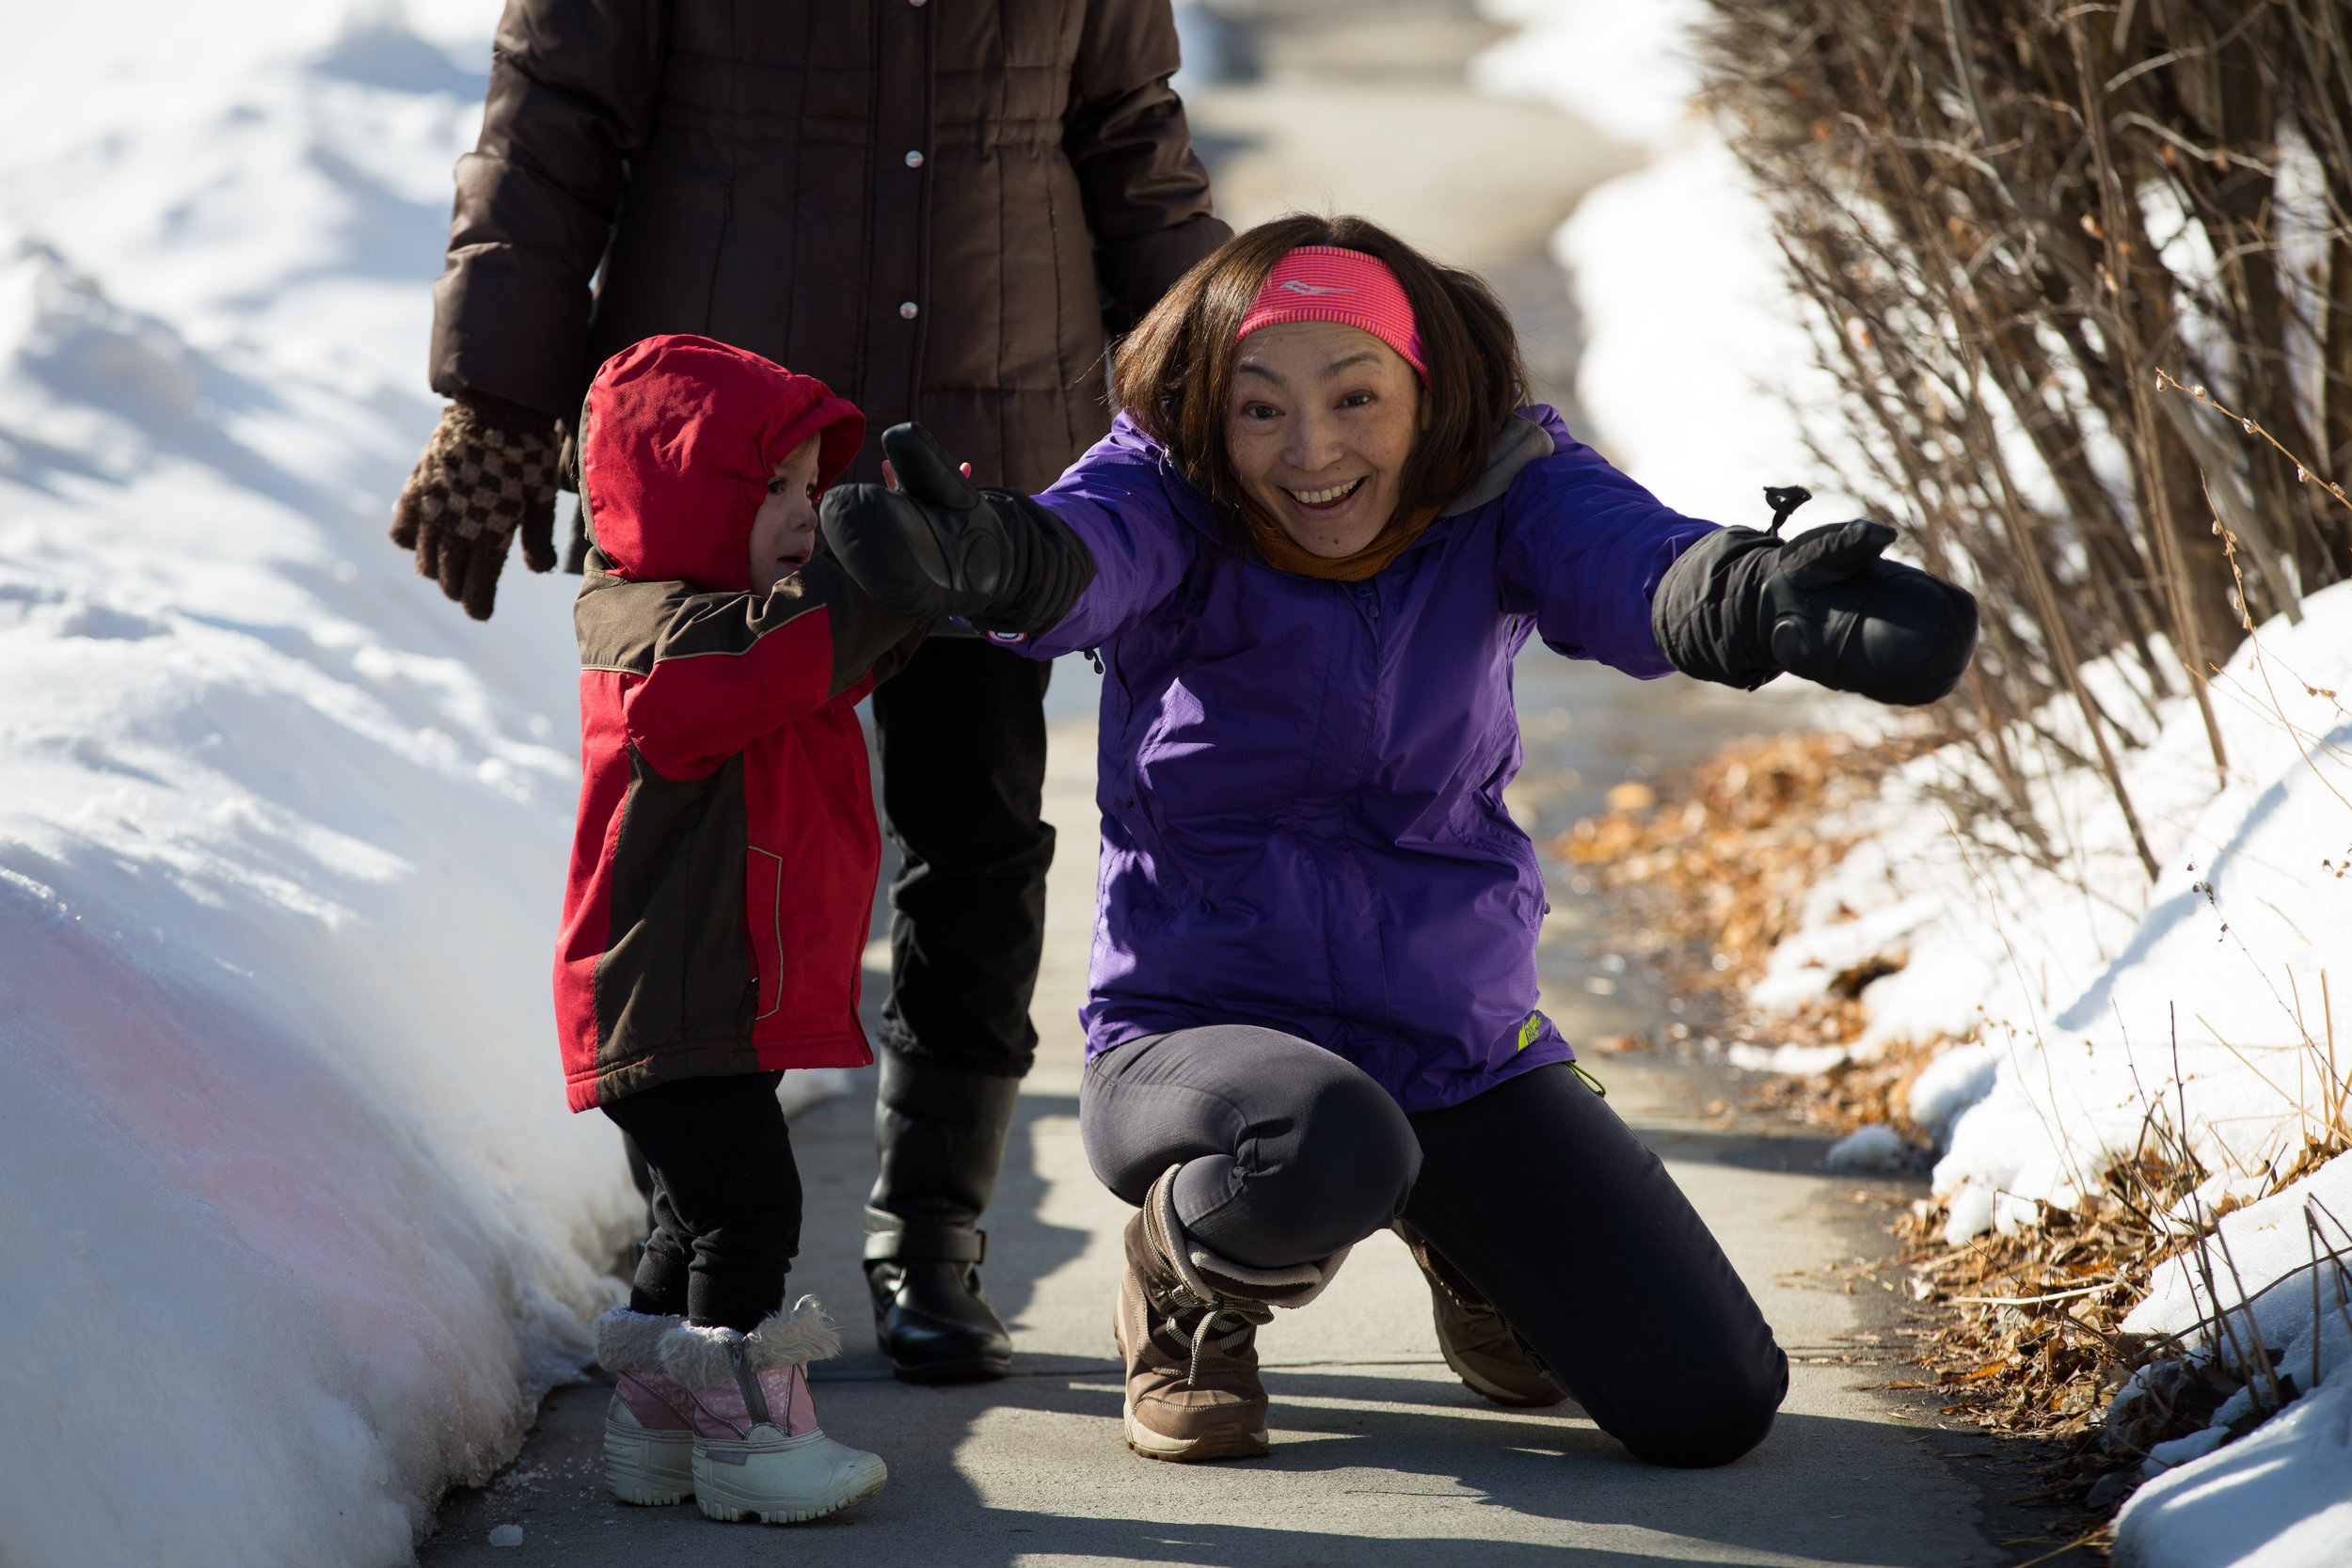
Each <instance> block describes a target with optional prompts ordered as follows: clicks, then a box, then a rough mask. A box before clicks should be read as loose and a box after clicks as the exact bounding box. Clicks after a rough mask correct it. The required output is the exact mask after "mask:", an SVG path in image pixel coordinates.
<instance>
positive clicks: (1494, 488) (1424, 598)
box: [1028, 406, 1715, 1111]
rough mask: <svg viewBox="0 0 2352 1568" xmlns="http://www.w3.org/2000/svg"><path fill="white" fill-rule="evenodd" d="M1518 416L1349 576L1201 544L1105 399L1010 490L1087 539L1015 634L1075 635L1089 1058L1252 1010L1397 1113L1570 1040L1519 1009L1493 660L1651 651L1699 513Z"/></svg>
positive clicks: (1511, 826) (1508, 735) (1511, 1070)
mask: <svg viewBox="0 0 2352 1568" xmlns="http://www.w3.org/2000/svg"><path fill="white" fill-rule="evenodd" d="M1525 414H1526V420H1525V421H1523V422H1521V423H1520V424H1518V425H1516V426H1515V427H1514V429H1513V430H1512V431H1511V432H1510V433H1508V434H1506V435H1505V436H1504V437H1503V438H1502V440H1501V441H1499V442H1498V443H1497V445H1496V450H1495V453H1494V458H1493V461H1492V462H1491V464H1490V466H1489V467H1488V469H1487V471H1486V475H1485V476H1484V478H1483V479H1482V480H1481V482H1480V483H1476V484H1474V485H1472V486H1471V487H1470V489H1469V490H1468V491H1466V492H1465V493H1464V495H1463V497H1462V498H1461V499H1457V500H1456V501H1455V502H1454V505H1452V506H1450V507H1448V508H1447V509H1446V512H1445V514H1444V515H1440V516H1439V517H1438V520H1437V521H1436V522H1434V523H1432V524H1431V525H1430V527H1429V530H1428V531H1427V532H1426V533H1424V534H1423V535H1422V537H1421V538H1420V539H1419V540H1418V541H1416V542H1415V543H1414V545H1413V546H1412V547H1411V548H1409V549H1407V550H1406V551H1405V552H1404V554H1402V555H1400V556H1399V557H1398V558H1397V559H1396V560H1395V561H1394V562H1391V564H1390V565H1389V566H1388V568H1387V569H1386V570H1384V571H1382V572H1380V573H1379V574H1378V575H1377V576H1375V577H1374V578H1371V579H1369V580H1368V581H1364V582H1357V583H1346V582H1327V581H1320V580H1316V579H1313V578H1301V577H1295V576H1292V575H1290V574H1288V573H1284V572H1278V571H1275V570H1273V569H1272V568H1270V567H1267V566H1264V565H1262V564H1260V563H1259V562H1256V561H1255V560H1243V559H1239V558H1237V557H1235V556H1234V555H1233V554H1232V553H1231V552H1229V551H1227V550H1225V549H1223V548H1221V547H1220V545H1219V531H1218V528H1217V522H1216V516H1215V515H1214V514H1213V513H1212V512H1211V510H1210V508H1209V505H1208V503H1207V501H1206V500H1205V499H1203V498H1202V497H1201V495H1200V492H1198V491H1197V490H1195V489H1193V488H1192V486H1191V485H1190V484H1189V483H1186V482H1185V481H1184V478H1183V477H1182V476H1181V475H1180V474H1179V473H1178V472H1177V470H1176V469H1175V467H1174V466H1173V465H1172V464H1170V463H1169V462H1168V460H1167V459H1166V457H1165V456H1164V454H1163V453H1162V451H1161V450H1160V448H1159V446H1158V445H1157V444H1156V443H1154V442H1153V441H1152V440H1151V439H1150V438H1149V437H1148V436H1144V435H1143V434H1142V433H1141V432H1139V431H1137V430H1136V428H1135V427H1134V425H1133V424H1131V423H1130V422H1129V421H1128V420H1126V419H1125V418H1124V417H1121V418H1120V420H1119V421H1118V423H1117V424H1116V425H1114V426H1113V427H1112V430H1111V433H1110V435H1109V436H1105V437H1104V439H1103V440H1102V441H1101V442H1099V443H1098V444H1097V445H1096V446H1095V447H1094V448H1093V449H1092V450H1090V451H1088V452H1087V453H1086V455H1085V456H1083V457H1081V458H1079V459H1078V461H1077V463H1076V464H1075V465H1073V467H1071V469H1070V471H1069V472H1067V473H1065V474H1064V475H1062V477H1061V479H1060V481H1059V482H1058V483H1056V484H1055V486H1054V487H1053V488H1052V489H1051V490H1049V491H1047V492H1046V493H1045V494H1044V495H1042V496H1041V497H1039V498H1038V499H1040V500H1041V502H1043V503H1044V504H1045V505H1046V506H1048V507H1050V508H1052V509H1053V511H1054V512H1055V513H1057V515H1060V516H1061V517H1063V518H1064V519H1066V520H1067V521H1068V522H1069V523H1070V525H1071V526H1072V527H1073V528H1074V529H1075V530H1076V531H1078V533H1079V535H1080V537H1082V538H1083V539H1085V540H1086V542H1087V544H1088V545H1089V546H1090V547H1091V548H1092V549H1093V552H1094V556H1095V560H1096V562H1097V564H1098V575H1097V576H1096V578H1095V579H1094V582H1093V584H1092V586H1090V587H1089V589H1088V590H1087V592H1086V594H1085V596H1084V597H1083V598H1081V599H1080V600H1079V601H1078V604H1077V606H1076V608H1075V609H1073V610H1072V611H1071V613H1070V615H1069V617H1068V618H1067V619H1065V620H1064V621H1063V622H1062V623H1061V624H1060V625H1059V626H1056V627H1055V628H1054V629H1053V630H1052V631H1050V632H1048V633H1046V634H1045V635H1044V636H1043V637H1041V638H1040V639H1038V640H1037V641H1036V642H1035V643H1034V644H1033V645H1032V647H1031V648H1030V649H1029V650H1028V651H1030V652H1033V653H1034V654H1036V655H1037V656H1038V657H1051V656H1053V655H1056V654H1060V653H1067V652H1070V651H1071V650H1073V649H1079V648H1091V649H1098V650H1100V653H1101V657H1102V659H1103V667H1104V679H1103V713H1102V730H1101V735H1102V758H1101V763H1100V773H1099V780H1098V784H1097V786H1096V800H1097V801H1098V803H1099V804H1100V805H1101V807H1102V811H1103V867H1102V879H1101V882H1100V893H1099V899H1100V902H1099V904H1098V907H1097V911H1096V916H1095V927H1094V958H1093V968H1092V973H1091V975H1090V977H1089V991H1090V993H1091V994H1090V997H1089V1001H1088V1003H1087V1005H1086V1006H1085V1008H1084V1009H1083V1010H1082V1011H1081V1013H1080V1015H1079V1016H1080V1018H1081V1019H1082V1020H1083V1022H1085V1024H1086V1030H1087V1051H1088V1054H1089V1056H1091V1055H1093V1054H1095V1053H1099V1052H1103V1051H1107V1050H1109V1049H1110V1048H1111V1047H1112V1046H1115V1045H1118V1044H1120V1043H1121V1042H1122V1041H1125V1040H1129V1039H1133V1038H1135V1037H1137V1036H1139V1035H1149V1034H1157V1033H1160V1032H1162V1031H1164V1030H1171V1029H1183V1028H1189V1027H1192V1026H1195V1025H1200V1024H1207V1023H1255V1024H1262V1025H1264V1026H1265V1027H1268V1028H1273V1029H1279V1030H1282V1031H1284V1032H1285V1033H1287V1034H1292V1035H1296V1036H1299V1037H1303V1038H1306V1039H1310V1040H1313V1041H1315V1042H1316V1043H1318V1044H1320V1045H1322V1046H1324V1047H1325V1048H1326V1049H1327V1050H1330V1051H1334V1052H1337V1053H1339V1054H1340V1055H1342V1056H1343V1057H1345V1058H1346V1059H1347V1060H1349V1061H1351V1062H1353V1063H1355V1064H1356V1065H1357V1066H1358V1067H1359V1068H1361V1069H1364V1070H1365V1071H1366V1072H1368V1073H1370V1074H1371V1075H1372V1076H1373V1077H1374V1078H1375V1079H1377V1080H1378V1081H1379V1082H1380V1085H1381V1086H1382V1087H1384V1088H1386V1089H1387V1090H1388V1091H1389V1093H1390V1094H1391V1095H1393V1096H1394V1097H1395V1098H1396V1101H1397V1103H1398V1104H1400V1105H1402V1106H1403V1107H1404V1108H1405V1109H1406V1110H1407V1111H1426V1110H1435V1109H1437V1108H1438V1107H1440V1106H1445V1105H1452V1104H1455V1103H1458V1102H1459V1101H1464V1100H1468V1099H1469V1098H1470V1096H1472V1095H1475V1094H1478V1093H1480V1092H1481V1091H1482V1090H1485V1089H1487V1088H1491V1087H1492V1086H1494V1085H1496V1084H1498V1083H1501V1082H1502V1080H1503V1079H1505V1078H1509V1077H1511V1076H1513V1075H1514V1074H1516V1073H1519V1072H1523V1071H1525V1070H1527V1069H1530V1068H1534V1067H1538V1066H1541V1065H1543V1064H1545V1063H1548V1062H1561V1061H1566V1060H1569V1059H1570V1058H1571V1057H1572V1056H1573V1055H1574V1053H1573V1052H1572V1051H1570V1050H1569V1048H1568V1044H1567V1042H1566V1041H1565V1040H1564V1039H1562V1038H1561V1037H1560V1035H1559V1033H1558V1031H1556V1030H1555V1029H1553V1027H1552V1026H1551V1023H1550V1021H1549V1020H1548V1019H1546V1018H1544V1017H1543V1016H1542V1015H1541V1014H1540V1013H1538V1012H1536V1010H1535V994H1536V993H1535V937H1536V933H1537V930H1538V928H1539V927H1541V926H1542V923H1543V917H1544V911H1545V910H1546V908H1547V907H1548V906H1547V905H1546V903H1545V899H1544V879H1543V873H1542V872H1541V871H1540V870H1539V869H1538V868H1537V866H1536V863H1535V847H1534V845H1533V844H1531V843H1530V842H1529V841H1528V838H1527V835H1526V834H1525V833H1523V832H1520V831H1519V829H1518V825H1517V824H1515V823H1514V822H1513V821H1512V820H1511V816H1510V814H1509V813H1508V812H1506V811H1505V810H1504V809H1503V805H1502V790H1503V786H1504V785H1505V784H1509V783H1510V782H1511V780H1512V778H1513V776H1514V775H1516V774H1517V773H1518V768H1519V759H1520V750H1519V730H1518V714H1517V712H1516V711H1515V710H1514V708H1513V707H1512V704H1511V659H1512V656H1513V655H1515V654H1517V653H1518V650H1519V648H1520V646H1521V645H1522V644H1523V643H1525V642H1526V641H1527V639H1528V635H1529V633H1531V632H1533V633H1535V634H1537V635H1540V636H1541V637H1542V638H1543V640H1544V641H1545V642H1546V643H1547V644H1549V646H1550V647H1551V648H1552V649H1554V650H1555V651H1557V652H1559V653H1562V654H1565V655H1566V656H1567V657H1571V658H1596V659H1599V660H1601V661H1602V662H1603V663H1606V664H1611V665H1614V666H1615V667H1616V668H1617V669H1620V670H1623V671H1625V672H1626V673H1628V674H1631V675H1638V676H1641V677H1643V678H1644V679H1649V678H1653V677H1655V676H1658V675H1662V674H1664V673H1666V672H1667V671H1668V669H1669V668H1671V667H1670V666H1669V665H1668V663H1667V661H1666V657H1665V655H1664V654H1662V653H1661V652H1660V651H1659V647H1658V642H1657V640H1656V639H1655V638H1654V637H1653V636H1652V635H1651V634H1650V624H1649V614H1650V595H1651V594H1652V593H1654V592H1655V591H1656V589H1657V587H1658V579H1659V578H1660V577H1661V576H1662V575H1663V574H1664V572H1665V570H1666V567H1667V566H1668V565H1669V564H1670V563H1671V562H1673V561H1674V559H1675V557H1676V556H1677V555H1678V554H1680V553H1681V552H1682V551H1683V550H1684V549H1685V548H1687V547H1688V546H1690V545H1691V544H1692V541H1694V540H1696V539H1698V538H1700V537H1701V536H1703V535H1705V534H1707V533H1709V532H1711V531H1713V530H1714V526H1715V525H1713V524H1712V523H1704V522H1699V521H1696V520H1694V519H1692V518H1690V517H1685V516H1683V515H1680V514H1678V513H1676V512H1671V511H1669V510H1667V509H1666V508H1665V507H1664V506H1662V505H1661V504H1660V503H1659V501H1658V500H1657V499H1656V498H1655V497H1653V496H1651V495H1650V494H1649V492H1648V491H1646V490H1645V489H1643V488H1642V487H1641V486H1640V485H1638V484H1636V483H1633V482H1632V481H1631V480H1629V479H1628V478H1626V477H1625V476H1624V475H1623V474H1621V473H1619V472H1617V470H1616V469H1614V468H1613V467H1610V466H1609V465H1608V464H1607V463H1606V462H1604V461H1602V460H1601V458H1600V456H1599V455H1598V454H1597V453H1596V452H1595V451H1593V450H1592V449H1591V448H1589V447H1586V446H1584V445H1582V444H1581V443H1579V442H1578V441H1577V440H1576V439H1575V438H1574V437H1572V436H1569V435H1568V433H1567V429H1566V427H1565V426H1564V425H1563V424H1562V423H1561V422H1560V418H1559V416H1558V415H1557V414H1555V413H1554V412H1553V411H1552V410H1551V409H1549V408H1545V407H1540V406H1539V407H1534V408H1531V409H1528V410H1526V411H1525Z"/></svg>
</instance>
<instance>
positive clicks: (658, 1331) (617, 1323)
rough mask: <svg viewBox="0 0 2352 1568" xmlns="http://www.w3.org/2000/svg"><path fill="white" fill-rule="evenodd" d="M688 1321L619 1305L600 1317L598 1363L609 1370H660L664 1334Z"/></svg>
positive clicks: (597, 1332) (597, 1329)
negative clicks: (633, 1310) (636, 1310)
mask: <svg viewBox="0 0 2352 1568" xmlns="http://www.w3.org/2000/svg"><path fill="white" fill-rule="evenodd" d="M685 1321H686V1320H685V1319H683V1318H662V1317H655V1316H653V1315H652V1314H650V1313H645V1312H632V1311H630V1310H629V1309H628V1307H614V1308H612V1310H611V1311H610V1312H607V1313H606V1314H604V1316H602V1317H600V1318H598V1319H597V1320H596V1364H597V1365H598V1366H600V1367H602V1368H603V1369H604V1370H606V1371H608V1372H658V1371H660V1370H661V1348H660V1347H661V1336H662V1335H664V1334H666V1333H668V1332H669V1331H670V1330H671V1329H673V1328H675V1327H676V1326H677V1325H678V1324H680V1323H684V1322H685Z"/></svg>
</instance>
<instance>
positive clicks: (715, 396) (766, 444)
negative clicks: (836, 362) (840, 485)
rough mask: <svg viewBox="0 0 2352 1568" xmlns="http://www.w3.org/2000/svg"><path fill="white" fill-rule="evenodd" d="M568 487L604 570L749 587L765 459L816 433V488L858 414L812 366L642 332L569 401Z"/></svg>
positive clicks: (726, 589)
mask: <svg viewBox="0 0 2352 1568" xmlns="http://www.w3.org/2000/svg"><path fill="white" fill-rule="evenodd" d="M581 420H582V423H583V424H584V426H585V429H584V431H583V433H582V437H581V440H580V499H581V504H582V505H583V506H586V507H587V508H589V510H590V513H591V515H592V517H593V519H594V522H593V527H594V530H595V534H594V536H595V539H596V546H597V548H598V549H600V550H601V551H602V552H603V553H604V556H605V558H606V560H608V561H609V562H611V563H612V565H611V569H612V573H613V575H614V576H616V577H621V578H628V579H630V580H632V581H638V582H667V581H684V582H688V583H691V584H693V585H694V586H695V587H697V588H701V589H704V590H706V591H709V592H716V593H738V594H739V593H742V592H744V591H746V590H748V589H749V588H750V587H751V537H752V520H753V518H754V516H755V515H756V514H757V513H758V511H759V505H760V502H761V501H762V500H764V499H767V495H768V484H769V482H770V480H771V477H772V476H773V475H774V473H775V468H776V465H777V464H778V463H780V462H782V461H783V460H784V459H785V458H786V457H787V456H789V455H790V454H791V452H792V451H793V450H794V449H795V448H797V447H799V446H800V445H801V443H803V441H806V440H807V439H808V438H809V437H810V436H818V437H819V442H818V456H817V483H818V489H820V490H821V489H823V488H824V487H825V486H826V485H829V484H831V483H833V482H834V479H835V478H837V477H838V476H839V475H840V473H841V472H842V470H843V469H845V468H847V467H849V466H850V463H851V462H852V461H854V460H855V459H856V456H857V452H858V448H859V447H860V446H861V445H863V444H864V442H865V439H866V416H865V415H863V414H861V413H859V412H858V410H857V408H856V406H855V405H854V404H851V403H850V402H849V401H848V400H847V399H846V398H841V397H836V396H835V395H834V391H833V389H832V388H830V387H827V386H826V385H825V384H824V383H823V382H821V381H819V380H818V379H817V378H816V377H815V376H813V375H795V374H793V373H792V372H790V371H787V370H786V369H785V368H784V367H783V366H781V365H778V364H776V363H774V362H773V361H771V360H768V359H763V358H761V357H760V356H758V355H756V354H753V353H750V352H748V351H747V350H744V349H739V348H735V347H732V346H730V345H728V344H726V343H722V342H718V341H715V340H712V339H709V338H701V337H695V336H692V335H691V334H671V335H667V336H663V337H658V338H647V339H645V340H644V341H643V342H639V343H634V344H632V345H630V346H629V347H628V348H626V349H623V350H622V351H621V352H620V353H618V354H616V355H614V356H612V358H610V359H608V360H606V361H605V362H604V365H603V366H602V368H601V369H599V370H598V371H597V372H596V381H595V383H594V384H593V385H592V386H591V387H590V388H589V389H588V399H587V403H586V405H585V407H584V408H583V409H582V411H581Z"/></svg>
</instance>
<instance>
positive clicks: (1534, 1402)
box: [1438, 1345, 1568, 1410]
mask: <svg viewBox="0 0 2352 1568" xmlns="http://www.w3.org/2000/svg"><path fill="white" fill-rule="evenodd" d="M1438 1348H1439V1349H1440V1350H1443V1349H1444V1348H1445V1347H1444V1346H1443V1345H1440V1346H1439V1347H1438ZM1445 1364H1446V1365H1447V1366H1448V1367H1449V1368H1451V1369H1453V1371H1454V1376H1455V1377H1458V1378H1460V1379H1461V1380H1462V1386H1463V1387H1465V1388H1468V1389H1469V1390H1470V1392H1471V1393H1473V1394H1476V1395H1477V1396H1478V1397H1479V1398H1480V1399H1483V1400H1485V1401H1486V1402H1488V1403H1489V1404H1500V1405H1506V1406H1508V1407H1509V1408H1511V1409H1514V1410H1544V1409H1549V1407H1550V1406H1552V1405H1555V1404H1562V1403H1565V1402H1566V1400H1567V1397H1568V1396H1567V1395H1566V1394H1565V1392H1563V1393H1558V1394H1552V1395H1549V1396H1539V1397H1530V1396H1528V1395H1526V1394H1520V1393H1516V1392H1514V1391H1513V1390H1511V1389H1509V1388H1505V1387H1504V1386H1502V1384H1500V1383H1494V1382H1490V1381H1488V1380H1487V1379H1486V1378H1483V1377H1481V1376H1479V1375H1478V1374H1477V1373H1476V1372H1474V1371H1472V1370H1470V1367H1469V1365H1468V1364H1467V1363H1465V1362H1461V1361H1456V1360H1455V1359H1454V1357H1453V1355H1452V1354H1448V1355H1447V1356H1446V1358H1445Z"/></svg>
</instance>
